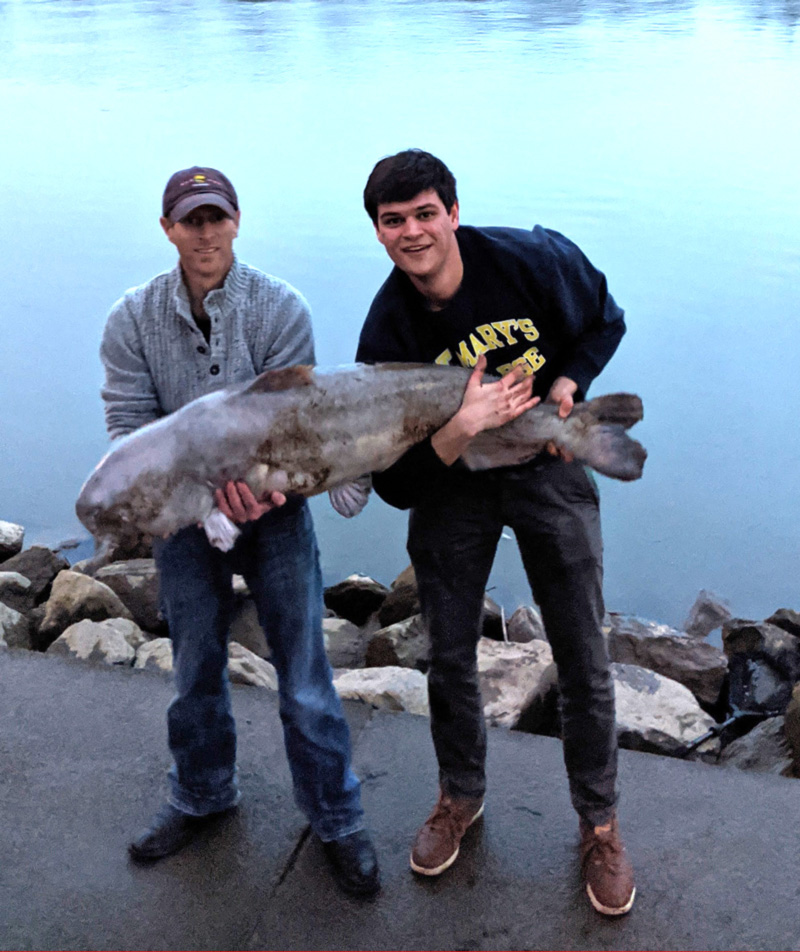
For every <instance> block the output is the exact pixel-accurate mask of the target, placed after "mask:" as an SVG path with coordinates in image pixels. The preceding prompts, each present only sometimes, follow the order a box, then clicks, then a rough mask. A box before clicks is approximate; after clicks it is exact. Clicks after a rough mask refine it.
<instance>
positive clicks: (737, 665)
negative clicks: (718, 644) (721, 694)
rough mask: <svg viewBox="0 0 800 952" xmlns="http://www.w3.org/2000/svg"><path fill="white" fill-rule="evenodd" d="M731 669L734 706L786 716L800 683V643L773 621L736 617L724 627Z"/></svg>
mask: <svg viewBox="0 0 800 952" xmlns="http://www.w3.org/2000/svg"><path fill="white" fill-rule="evenodd" d="M722 644H723V647H724V650H725V654H726V655H727V656H728V659H729V666H730V698H731V704H732V705H733V706H735V707H738V708H740V709H741V710H746V711H762V712H764V713H768V714H770V713H771V714H782V713H783V711H784V709H785V708H786V705H787V703H788V701H789V698H790V697H791V693H792V687H793V685H794V684H795V683H796V682H797V681H798V680H800V642H798V639H797V638H795V637H794V635H790V634H789V633H788V632H787V631H785V630H784V629H783V628H779V627H778V626H777V625H772V624H770V623H769V622H754V621H747V620H744V619H741V618H734V619H731V620H730V621H728V622H726V623H725V624H724V625H723V626H722Z"/></svg>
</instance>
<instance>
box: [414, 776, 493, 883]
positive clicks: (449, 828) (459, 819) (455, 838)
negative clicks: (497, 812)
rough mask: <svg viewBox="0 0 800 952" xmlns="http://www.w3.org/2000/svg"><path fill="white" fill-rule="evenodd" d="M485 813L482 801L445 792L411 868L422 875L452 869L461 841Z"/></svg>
mask: <svg viewBox="0 0 800 952" xmlns="http://www.w3.org/2000/svg"><path fill="white" fill-rule="evenodd" d="M482 813H483V798H482V797H478V798H476V799H467V798H458V799H456V798H455V797H451V796H449V795H448V794H446V793H445V792H444V791H443V790H440V791H439V799H438V801H437V803H436V806H435V807H434V808H433V813H431V815H430V816H429V817H428V819H427V820H426V821H425V822H424V823H423V825H422V827H421V828H420V830H419V833H417V837H416V839H415V840H414V846H413V848H412V850H411V868H412V869H413V870H414V872H415V873H422V875H423V876H438V875H439V873H443V872H444V871H445V870H446V869H447V867H448V866H452V865H453V863H454V862H455V860H456V857H457V856H458V851H459V849H460V848H461V840H462V839H463V837H464V834H465V833H466V832H467V830H468V829H469V828H470V827H471V826H472V824H473V823H474V822H475V821H476V820H477V819H478V817H479V816H480V815H481V814H482Z"/></svg>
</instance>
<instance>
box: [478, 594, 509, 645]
mask: <svg viewBox="0 0 800 952" xmlns="http://www.w3.org/2000/svg"><path fill="white" fill-rule="evenodd" d="M481 635H482V636H483V637H484V638H492V639H493V640H494V641H505V640H506V632H505V615H504V613H503V609H502V608H501V607H500V606H499V605H498V604H497V602H496V601H494V599H492V598H490V597H489V596H488V595H486V594H485V593H484V596H483V611H482V613H481Z"/></svg>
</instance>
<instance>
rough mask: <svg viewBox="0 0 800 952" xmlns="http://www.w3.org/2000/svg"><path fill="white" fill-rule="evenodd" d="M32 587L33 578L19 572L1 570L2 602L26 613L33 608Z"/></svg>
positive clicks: (0, 592) (0, 596)
mask: <svg viewBox="0 0 800 952" xmlns="http://www.w3.org/2000/svg"><path fill="white" fill-rule="evenodd" d="M32 589H33V586H32V585H31V580H30V579H29V578H25V576H24V575H20V573H19V572H5V571H0V604H3V605H8V607H9V608H13V609H14V611H18V612H21V613H22V614H23V615H24V614H25V612H29V611H30V610H31V609H32V608H33V604H34V603H33V593H32Z"/></svg>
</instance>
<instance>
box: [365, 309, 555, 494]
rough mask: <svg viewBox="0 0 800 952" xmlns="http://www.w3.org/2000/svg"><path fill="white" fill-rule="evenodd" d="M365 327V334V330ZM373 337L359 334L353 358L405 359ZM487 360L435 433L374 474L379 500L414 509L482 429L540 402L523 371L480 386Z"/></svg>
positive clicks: (479, 365)
mask: <svg viewBox="0 0 800 952" xmlns="http://www.w3.org/2000/svg"><path fill="white" fill-rule="evenodd" d="M369 330H371V328H369V325H367V326H366V327H365V331H369ZM376 341H377V338H376V336H375V335H374V334H371V333H364V332H362V335H361V339H360V341H359V347H358V352H357V354H356V360H358V361H364V362H365V363H378V362H380V361H384V360H387V361H390V362H392V361H393V362H397V361H402V360H404V359H408V355H404V354H403V353H402V352H401V351H400V350H399V349H398V347H397V343H396V342H394V346H392V344H387V347H386V349H385V350H384V349H381V347H380V345H379V344H377V342H376ZM485 369H486V358H485V357H481V358H480V359H479V361H478V363H477V365H476V366H475V370H474V371H473V373H472V376H471V377H470V379H469V382H468V384H467V388H466V390H465V392H464V399H463V401H462V404H461V407H460V408H459V409H458V411H456V413H455V415H454V416H453V417H452V418H451V419H450V420H449V421H448V422H447V423H446V424H445V425H444V426H443V427H442V428H441V429H439V430H438V431H437V432H436V433H434V434H433V435H432V436H429V437H427V438H426V439H424V440H422V441H421V442H420V443H417V444H415V445H414V446H412V447H411V448H410V449H409V450H408V451H407V452H406V453H405V454H404V455H403V456H401V457H400V459H399V460H397V462H396V463H394V464H393V465H392V466H390V467H389V468H388V469H386V470H384V471H383V472H381V473H374V474H373V487H374V489H375V491H376V492H377V493H378V495H379V496H380V497H381V499H383V500H384V502H386V503H388V504H389V505H390V506H394V507H395V508H397V509H410V508H411V507H412V506H415V505H417V504H418V503H419V502H420V501H421V500H422V499H423V498H424V497H425V496H426V495H427V494H428V493H430V492H431V490H432V489H433V488H434V487H435V486H436V484H437V483H438V482H440V481H441V480H442V479H443V478H445V477H446V476H447V474H448V473H449V471H450V467H451V466H452V464H453V463H455V462H456V460H458V458H459V457H460V456H461V455H462V453H463V452H464V450H465V449H466V448H467V446H468V445H469V443H470V441H471V440H472V439H473V438H474V437H475V436H477V434H478V433H480V432H481V431H482V430H486V429H492V428H494V427H498V426H502V425H503V424H504V423H507V422H508V421H509V420H513V419H515V418H516V417H517V416H519V415H520V414H522V413H524V412H525V411H526V410H528V409H530V408H531V407H533V406H535V405H536V404H537V403H538V402H539V398H538V397H532V396H531V389H532V386H533V377H523V376H522V374H521V371H519V370H518V371H514V372H512V373H509V374H506V376H505V377H503V378H502V380H499V381H493V382H491V383H487V384H484V383H482V378H483V374H484V371H485Z"/></svg>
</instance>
